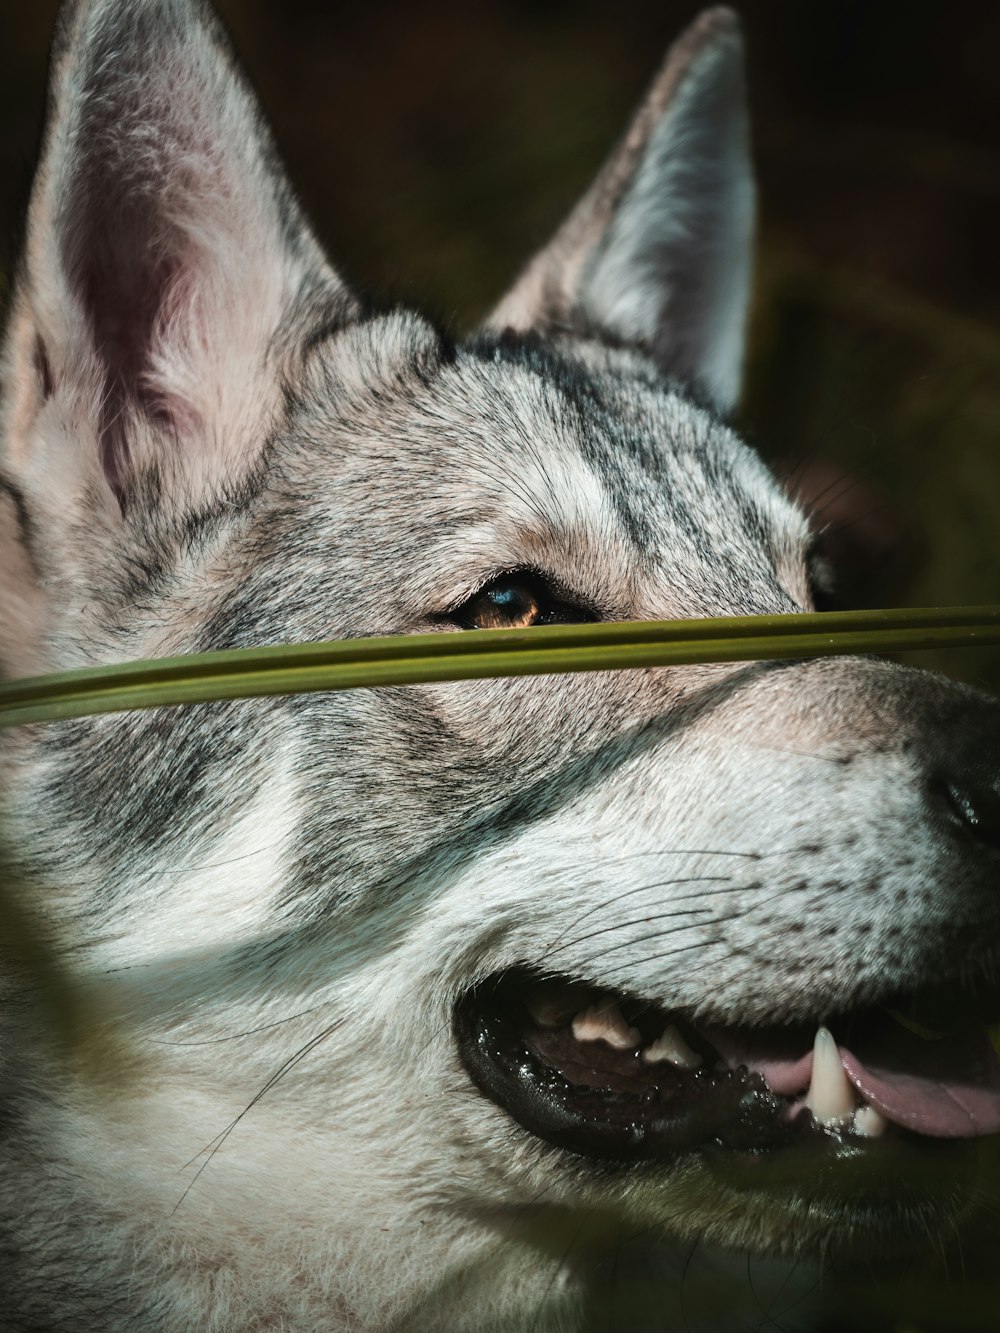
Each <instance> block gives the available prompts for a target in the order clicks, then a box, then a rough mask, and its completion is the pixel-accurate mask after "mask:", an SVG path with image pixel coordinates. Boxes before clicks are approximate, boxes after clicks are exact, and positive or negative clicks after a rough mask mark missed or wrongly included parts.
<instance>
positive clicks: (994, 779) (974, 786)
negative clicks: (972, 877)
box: [938, 764, 1000, 848]
mask: <svg viewBox="0 0 1000 1333" xmlns="http://www.w3.org/2000/svg"><path fill="white" fill-rule="evenodd" d="M979 768H980V771H976V772H969V770H968V768H966V770H965V771H964V772H963V773H962V774H961V776H960V777H958V776H956V777H952V778H949V779H943V780H941V781H940V785H939V787H938V790H939V791H940V792H941V795H942V797H943V798H944V799H945V800H946V801H947V803H948V806H949V813H950V815H951V817H952V819H953V820H956V821H957V822H958V823H959V824H960V825H962V826H963V827H964V828H965V829H966V831H967V832H969V833H971V834H972V836H973V837H974V838H977V839H978V840H979V841H980V842H984V843H988V844H989V845H990V846H991V847H998V848H1000V768H998V767H997V766H996V765H993V766H988V765H985V764H984V765H980V766H979Z"/></svg>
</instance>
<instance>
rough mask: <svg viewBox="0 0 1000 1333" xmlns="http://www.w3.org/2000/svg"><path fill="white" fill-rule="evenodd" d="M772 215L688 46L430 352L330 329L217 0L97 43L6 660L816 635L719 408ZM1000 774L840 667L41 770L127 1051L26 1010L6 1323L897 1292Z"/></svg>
mask: <svg viewBox="0 0 1000 1333" xmlns="http://www.w3.org/2000/svg"><path fill="white" fill-rule="evenodd" d="M752 213H753V206H752V184H751V176H750V171H749V166H748V157H747V129H746V122H745V114H744V97H743V83H742V65H741V54H740V40H739V34H738V30H737V26H736V23H735V20H734V18H733V16H732V15H731V14H730V13H729V12H728V11H726V10H712V11H710V12H708V13H706V14H705V15H703V17H702V18H701V19H700V20H699V21H698V22H696V23H695V25H694V26H693V27H692V28H691V29H690V30H689V31H688V33H687V34H686V35H685V36H684V37H683V38H682V39H681V40H680V42H678V43H677V45H676V46H675V47H674V48H673V50H672V51H671V53H670V55H669V57H668V59H667V61H666V63H665V65H664V67H663V69H662V71H661V73H660V74H659V76H658V77H657V79H656V81H655V83H654V84H653V87H652V89H651V91H650V93H649V96H648V98H647V100H646V101H645V103H644V104H643V106H642V107H641V109H640V111H639V113H638V115H637V117H636V119H635V121H634V123H633V125H632V127H631V128H630V130H629V131H628V133H627V135H626V137H625V139H624V140H623V141H622V144H621V146H620V147H619V148H618V150H617V151H616V152H615V153H614V154H613V156H612V157H611V159H610V161H609V162H608V164H607V166H606V167H605V169H604V171H603V172H602V174H601V175H600V176H599V178H598V179H597V181H596V183H595V184H594V186H593V187H592V189H591V190H590V192H589V193H588V194H587V195H586V196H585V197H584V198H583V200H582V201H581V202H580V204H579V205H578V206H577V208H576V210H575V211H574V212H573V213H572V214H571V216H570V218H569V220H568V221H567V222H566V224H565V225H564V227H563V228H562V229H561V230H560V231H559V232H558V234H557V235H556V237H555V238H554V240H553V241H552V242H551V244H550V245H549V246H548V247H547V248H546V249H545V250H544V251H543V252H542V253H541V254H540V255H539V256H537V257H536V258H535V260H534V261H533V262H532V263H531V265H530V266H529V267H528V269H527V270H526V271H525V273H524V274H523V276H522V277H521V278H520V280H519V281H518V282H517V283H516V285H515V286H514V288H513V290H512V291H511V292H510V293H509V294H508V295H507V296H506V297H505V299H504V300H503V301H502V302H501V304H500V305H499V307H498V308H497V310H496V311H495V312H494V314H493V315H492V316H491V317H490V318H489V320H488V321H487V322H486V323H485V324H484V326H483V327H482V328H481V329H480V330H479V331H478V332H477V333H476V334H475V335H474V336H473V337H472V338H471V339H469V340H467V341H464V342H461V343H459V344H457V345H456V344H455V343H454V342H452V341H451V340H450V339H449V338H448V337H447V336H445V335H444V334H443V333H442V332H441V331H440V330H439V329H437V328H436V327H434V326H433V325H432V324H431V323H429V322H428V321H426V320H425V319H424V318H422V317H421V316H420V315H418V314H415V313H412V312H408V311H403V310H397V309H391V310H388V311H373V310H370V309H367V308H365V307H364V306H363V305H362V304H361V303H359V302H358V301H357V300H356V299H355V298H354V297H353V296H352V295H351V293H350V292H349V291H348V289H347V288H346V287H345V286H344V284H343V283H342V282H341V280H340V278H339V277H338V276H337V274H336V273H335V272H334V270H333V269H332V268H331V267H330V266H329V264H328V263H327V262H326V260H325V258H324V257H323V255H322V253H321V251H320V248H319V246H318V245H317V242H316V241H315V239H314V237H313V235H312V234H311V232H310V230H309V228H308V226H307V224H306V222H305V220H304V219H303V217H302V215H301V213H300V210H299V207H298V205H297V203H296V200H295V198H294V196H293V194H292V193H291V191H290V189H289V187H288V185H287V184H286V182H285V180H284V177H283V175H282V172H281V170H280V167H279V166H278V164H277V161H276V158H275V154H274V151H273V148H272V145H271V142H270V139H269V136H268V133H267V130H266V128H265V127H264V126H263V124H262V123H261V121H260V118H259V115H258V112H257V110H256V107H255V104H254V101H253V99H252V97H251V94H250V93H249V91H248V89H247V87H246V85H245V83H244V81H243V79H242V76H241V75H240V73H239V71H238V70H237V68H236V67H235V66H234V63H233V59H232V56H231V54H230V52H229V49H228V46H227V44H226V42H225V40H224V38H223V36H222V35H221V33H220V31H219V29H218V27H217V25H216V22H215V20H214V18H213V17H212V15H211V14H210V13H209V12H208V11H207V10H206V9H205V8H203V6H202V5H201V4H200V3H198V2H197V0H72V2H70V3H67V4H66V6H65V8H64V11H63V14H62V17H61V20H60V26H59V33H58V36H57V39H56V46H55V51H54V57H53V73H52V91H51V103H50V109H49V117H48V128H47V133H46V138H45V145H44V150H43V154H42V160H41V165H40V167H39V170H38V175H37V178H36V183H35V187H34V193H33V196H32V201H31V206H30V214H29V227H28V234H27V245H26V249H25V254H24V259H23V263H22V266H21V270H20V273H19V276H18V280H17V283H16V287H15V290H14V294H13V299H12V304H11V310H10V315H9V323H8V329H7V336H6V344H5V353H4V357H5V359H4V368H3V399H2V413H3V456H2V473H0V506H2V509H3V515H4V524H3V530H2V537H0V541H2V542H3V549H2V553H0V614H2V616H3V630H2V635H3V639H2V647H3V655H4V659H5V663H6V670H7V672H8V674H23V673H26V672H36V671H51V670H60V669H67V668H71V667H77V666H86V665H94V666H97V665H101V664H107V663H113V662H119V661H122V660H127V659H132V658H143V657H154V656H159V655H164V654H171V653H182V652H189V651H202V650H207V649H213V648H223V647H234V646H243V645H251V644H268V643H282V642H288V641H296V640H320V639H329V638H337V637H353V636H360V635H369V634H385V633H395V634H398V633H411V632H420V631H425V632H430V631H434V632H440V633H460V632H462V631H463V630H465V629H468V628H472V627H483V628H487V627H493V626H511V625H523V626H529V625H536V624H550V623H558V622H571V621H591V620H594V621H596V620H605V619H607V620H627V619H643V618H650V617H674V616H690V615H714V614H729V613H734V614H738V613H771V612H795V611H798V610H802V609H808V608H810V607H811V606H812V604H813V602H812V598H813V594H814V589H815V586H816V584H817V581H818V580H821V579H822V577H824V575H823V572H822V569H821V568H820V567H819V566H818V564H817V562H816V559H815V556H814V546H813V539H812V536H811V534H810V530H809V526H808V523H807V521H806V519H805V518H804V516H803V514H802V513H801V512H800V511H799V510H798V508H797V507H796V506H795V504H793V503H792V502H791V501H790V500H789V499H788V498H787V497H786V496H785V495H784V494H783V493H782V491H781V490H780V488H779V487H778V486H777V485H776V483H775V482H774V481H773V480H772V478H771V477H770V475H769V474H768V472H767V470H766V469H765V468H764V466H763V465H762V464H761V462H760V461H759V460H758V459H757V458H756V457H755V455H754V454H753V453H752V452H751V451H750V450H749V449H748V448H747V447H746V446H744V445H743V444H742V443H741V442H740V441H739V440H738V439H737V438H736V437H735V436H734V435H733V433H732V432H731V431H730V430H729V429H728V428H727V427H726V425H725V424H724V423H723V419H722V418H723V417H724V415H725V413H726V411H727V410H728V409H729V408H730V407H731V406H732V404H733V402H734V400H735V397H736V394H737V391H738V385H739V377H740V362H741V342H742V328H743V321H744V308H745V303H746V293H747V274H748V250H749V244H750V235H751V229H752V226H751V224H752ZM998 739H1000V712H998V709H997V707H996V705H995V704H994V703H993V702H992V701H991V700H989V699H987V698H986V697H984V696H980V695H977V694H974V693H973V692H971V691H969V690H966V689H964V688H962V687H959V686H957V685H954V684H951V683H948V682H946V681H944V680H940V679H937V678H935V677H932V676H930V675H928V674H925V673H921V672H917V671H913V670H908V669H904V668H901V667H897V666H893V665H890V664H887V663H884V662H877V661H870V660H862V659H851V660H848V659H842V660H837V661H833V660H829V661H821V662H813V663H802V662H793V663H781V664H765V665H753V666H747V665H725V666H705V667H685V668H671V669H658V670H647V671H628V672H620V673H608V674H606V675H594V676H586V677H582V676H576V677H567V678H559V677H553V678H546V679H541V680H539V679H534V680H507V681H495V682H478V683H475V684H473V683H455V684H448V685H432V686H424V687H420V688H409V689H402V688H400V689H372V690H359V691H354V692H351V693H348V694H341V695H335V696H322V695H314V696H308V697H299V698H292V699H272V700H266V701H246V702H236V703H225V704H214V705H197V706H191V707H187V708H179V709H162V710H156V711H153V712H149V713H135V714H122V715H118V716H109V717H104V718H91V719H85V720H82V721H77V722H67V723H61V724H54V725H50V726H44V727H35V728H23V729H20V730H19V731H17V732H14V733H11V734H10V735H9V736H8V738H7V740H6V742H5V744H6V750H7V756H6V762H5V770H4V774H5V775H4V786H5V792H6V798H5V799H6V819H7V829H8V835H9V837H10V841H11V843H12V846H13V847H14V849H15V856H16V860H17V871H18V879H19V883H21V884H23V885H24V886H26V892H28V891H29V886H30V897H28V898H26V906H27V907H29V908H30V910H31V912H32V913H33V914H34V915H35V916H36V917H37V918H38V920H39V923H40V928H41V929H42V930H43V932H44V934H45V937H46V938H47V939H48V940H49V941H50V944H51V947H52V948H53V950H54V951H55V953H56V955H57V956H59V957H60V958H61V960H62V963H63V967H64V969H65V970H66V971H67V973H68V975H69V976H70V978H71V982H72V986H73V988H74V990H73V993H74V996H75V1003H77V1004H78V1005H79V1006H80V1007H81V1012H85V1013H86V1015H87V1020H86V1024H85V1029H86V1035H87V1038H88V1040H90V1041H92V1042H93V1043H95V1050H97V1049H99V1050H100V1051H101V1052H103V1054H102V1055H101V1058H97V1056H95V1055H94V1053H93V1051H91V1052H90V1053H89V1054H88V1051H87V1049H84V1052H83V1055H82V1056H80V1057H79V1058H77V1057H76V1056H74V1058H73V1059H66V1058H65V1057H62V1056H60V1055H59V1053H58V1052H53V1050H52V1049H51V1042H50V1041H49V1039H48V1037H47V1035H46V1033H45V1031H44V1024H43V1020H42V1018H41V1017H40V1014H39V1012H38V997H37V993H36V990H35V989H34V988H33V986H32V985H31V984H30V978H29V979H28V981H27V982H26V980H25V977H24V976H23V974H21V973H20V972H17V971H15V972H14V973H13V974H12V975H11V976H10V978H9V979H8V980H7V982H6V983H5V1014H6V1018H5V1020H4V1021H5V1030H4V1051H5V1061H6V1066H5V1075H4V1079H5V1081H4V1083H3V1085H2V1087H3V1095H4V1121H3V1123H4V1147H3V1152H4V1171H3V1174H2V1179H0V1225H2V1233H0V1234H2V1236H3V1241H2V1246H0V1252H2V1253H3V1255H4V1262H5V1267H6V1270H7V1271H6V1272H5V1275H4V1277H5V1292H6V1295H5V1304H6V1308H7V1310H8V1312H9V1316H10V1318H11V1319H12V1321H13V1322H11V1323H8V1325H7V1327H9V1328H13V1329H29V1328H30V1329H40V1328H46V1329H59V1330H70V1329H74V1330H76V1329H80V1330H82V1329H88V1330H90V1329H94V1328H98V1327H99V1328H102V1329H126V1328H127V1329H129V1330H182V1329H183V1330H187V1329H193V1328H198V1329H213V1330H223V1329H226V1330H237V1329H238V1330H249V1329H255V1328H261V1329H263V1328H282V1329H289V1330H293V1329H294V1330H320V1329H324V1330H328V1329H331V1328H335V1329H388V1328H400V1329H406V1330H418V1329H440V1328H448V1329H463V1330H470V1333H471V1330H477V1331H479V1330H488V1329H501V1328H503V1329H509V1330H517V1329H525V1328H528V1327H539V1328H542V1327H551V1328H561V1329H564V1330H571V1329H578V1328H582V1327H584V1322H585V1318H586V1316H585V1312H584V1302H585V1298H586V1293H587V1287H588V1280H589V1270H590V1268H591V1266H592V1264H593V1263H595V1262H597V1260H598V1259H599V1257H600V1255H601V1254H602V1253H604V1252H605V1251H606V1250H607V1249H609V1248H613V1247H614V1246H615V1245H620V1244H621V1243H622V1237H623V1236H625V1235H626V1234H629V1235H631V1234H637V1233H641V1234H642V1235H643V1236H644V1237H645V1238H646V1240H647V1242H649V1238H650V1237H652V1241H651V1242H650V1243H651V1244H654V1245H656V1246H663V1247H667V1246H669V1245H670V1244H674V1243H678V1242H684V1243H689V1242H691V1241H694V1240H698V1239H700V1238H705V1239H708V1240H711V1241H715V1242H718V1243H719V1244H721V1245H723V1246H727V1247H731V1248H734V1249H738V1250H740V1251H745V1250H747V1249H749V1250H751V1251H753V1252H759V1253H770V1254H786V1255H802V1256H810V1255H812V1256H818V1255H821V1254H828V1253H829V1254H850V1253H859V1254H861V1255H863V1256H865V1257H866V1258H867V1257H870V1256H877V1255H878V1254H880V1253H883V1252H885V1253H890V1252H892V1251H893V1250H894V1249H896V1248H899V1247H902V1248H906V1247H908V1246H911V1245H913V1244H914V1243H915V1241H916V1240H917V1239H919V1238H922V1237H924V1236H926V1235H927V1233H928V1232H929V1231H930V1232H931V1233H934V1232H935V1231H940V1230H942V1229H947V1228H951V1227H953V1226H955V1225H957V1224H959V1223H961V1222H963V1221H964V1220H965V1219H966V1218H967V1217H968V1216H969V1215H970V1214H971V1213H972V1211H973V1207H974V1205H975V1203H976V1202H977V1199H978V1198H979V1196H980V1195H981V1193H982V1187H981V1173H980V1162H981V1158H982V1155H983V1152H984V1148H985V1147H986V1146H988V1144H989V1142H990V1136H993V1135H995V1134H996V1132H997V1131H998V1130H1000V1067H998V1062H997V1060H996V1058H995V1056H994V1054H993V1052H992V1050H991V1048H990V1045H989V1042H988V1040H987V1037H986V1030H985V1023H986V1022H987V1021H988V1020H989V1019H991V1018H992V1017H993V1016H994V1006H993V1002H992V999H991V996H990V993H989V991H988V989H987V988H986V985H985V983H986V982H987V981H988V979H989V977H990V975H991V972H992V971H993V970H994V969H995V967H996V963H997V960H998V949H1000V898H998V896H997V893H996V878H997V868H998V857H1000V793H998V783H997V765H996V755H997V752H998V750H997V741H998ZM928 1028H931V1029H933V1032H932V1033H931V1034H930V1035H933V1036H938V1037H940V1036H941V1033H944V1034H946V1039H939V1040H929V1039H928V1036H929V1034H928ZM109 1033H110V1034H112V1035H113V1037H114V1044H110V1045H109V1044H108V1043H107V1041H106V1040H105V1039H106V1038H107V1036H108V1034H109ZM101 1041H105V1044H104V1045H103V1046H100V1047H98V1046H97V1045H96V1044H97V1043H99V1042H101ZM109 1052H111V1053H112V1054H110V1055H109Z"/></svg>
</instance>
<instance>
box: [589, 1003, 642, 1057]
mask: <svg viewBox="0 0 1000 1333" xmlns="http://www.w3.org/2000/svg"><path fill="white" fill-rule="evenodd" d="M573 1036H574V1037H575V1038H576V1040H577V1041H604V1042H607V1044H608V1045H609V1046H613V1047H614V1048H615V1050H616V1051H627V1050H629V1049H631V1048H634V1047H636V1046H638V1045H639V1044H640V1042H641V1041H642V1034H641V1033H640V1032H639V1030H638V1028H631V1027H629V1025H628V1024H627V1023H626V1022H625V1019H624V1018H623V1017H622V1013H621V1010H620V1009H619V1008H618V1001H617V1000H616V999H615V997H614V996H613V995H602V996H600V997H599V998H598V999H597V1000H596V1001H595V1002H594V1004H592V1005H591V1006H590V1007H589V1008H588V1009H584V1010H582V1011H581V1012H580V1013H578V1014H577V1015H576V1017H575V1018H574V1019H573Z"/></svg>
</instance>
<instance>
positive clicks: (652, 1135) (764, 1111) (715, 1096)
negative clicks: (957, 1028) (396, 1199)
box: [455, 968, 968, 1165]
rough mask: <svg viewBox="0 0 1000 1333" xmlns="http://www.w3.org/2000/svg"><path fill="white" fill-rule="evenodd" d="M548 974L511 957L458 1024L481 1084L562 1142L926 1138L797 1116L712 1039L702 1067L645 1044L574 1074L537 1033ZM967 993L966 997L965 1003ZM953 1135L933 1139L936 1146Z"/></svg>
mask: <svg viewBox="0 0 1000 1333" xmlns="http://www.w3.org/2000/svg"><path fill="white" fill-rule="evenodd" d="M538 981H539V978H538V976H537V974H535V973H533V972H532V971H531V970H530V969H521V968H512V969H510V970H509V971H506V972H503V973H500V974H498V975H496V976H494V977H492V978H490V979H489V980H488V981H487V982H484V983H483V984H482V985H480V986H477V987H475V988H473V989H472V990H470V991H468V992H467V993H466V994H465V995H464V996H463V997H462V999H461V1000H460V1001H459V1003H458V1005H457V1007H456V1010H455V1035H456V1040H457V1045H458V1051H459V1055H460V1058H461V1059H462V1062H463V1064H464V1065H465V1068H466V1070H467V1072H468V1074H469V1076H470V1078H471V1079H472V1082H473V1083H474V1084H475V1085H476V1087H478V1088H479V1090H480V1091H481V1092H482V1093H484V1094H485V1096H486V1097H488V1098H489V1099H490V1100H491V1101H493V1102H495V1103H496V1104H497V1105H498V1106H500V1107H501V1108H502V1109H503V1110H504V1111H506V1112H507V1114H509V1115H510V1116H511V1117H512V1118H513V1119H514V1120H515V1121H516V1122H517V1123H518V1124H520V1125H521V1126H522V1127H523V1128H524V1129H526V1130H528V1131H529V1133H531V1134H533V1135H534V1136H535V1137H536V1138H539V1139H541V1140H543V1141H545V1142H546V1143H550V1144H553V1145H554V1146H555V1147H558V1148H563V1149H566V1150H568V1151H570V1152H573V1153H577V1154H580V1155H582V1156H585V1157H590V1158H593V1159H597V1160H602V1161H605V1162H609V1163H614V1162H617V1163H625V1164H627V1163H631V1162H644V1161H645V1162H649V1161H668V1160H670V1159H673V1158H676V1157H678V1156H681V1155H683V1154H687V1153H693V1152H700V1153H703V1154H705V1155H707V1156H709V1157H718V1156H719V1155H720V1153H721V1155H722V1157H726V1158H736V1157H742V1158H743V1159H744V1160H745V1161H746V1162H747V1164H748V1165H752V1164H753V1162H754V1161H759V1160H760V1159H762V1158H764V1157H768V1158H773V1157H774V1152H773V1151H772V1150H774V1149H796V1148H798V1149H803V1148H806V1149H809V1150H811V1151H815V1150H817V1149H820V1150H822V1154H823V1157H824V1158H825V1159H826V1160H833V1159H836V1160H838V1161H840V1162H843V1161H844V1160H847V1159H850V1160H856V1159H864V1160H868V1161H870V1160H872V1159H873V1158H876V1157H879V1156H885V1157H887V1158H888V1157H889V1156H894V1155H895V1154H896V1152H897V1149H898V1148H899V1147H900V1142H899V1141H900V1140H901V1139H902V1140H905V1141H909V1140H914V1141H916V1140H919V1139H920V1136H918V1135H913V1134H911V1133H909V1132H908V1131H904V1130H900V1129H898V1128H897V1127H894V1128H893V1133H892V1135H891V1136H889V1137H888V1138H879V1139H865V1138H863V1137H860V1136H857V1135H853V1134H849V1133H845V1132H841V1131H837V1130H835V1129H830V1128H827V1127H824V1126H822V1125H819V1124H817V1123H816V1122H815V1121H814V1120H813V1118H812V1116H811V1115H810V1114H809V1112H808V1111H805V1110H800V1111H799V1112H798V1114H796V1115H795V1116H794V1117H793V1116H792V1115H791V1114H790V1100H789V1099H788V1098H786V1097H782V1096H780V1095H778V1094H777V1093H775V1092H773V1091H772V1090H771V1088H770V1087H769V1086H768V1084H767V1082H766V1081H765V1079H764V1077H763V1076H762V1075H761V1074H759V1073H755V1072H752V1071H749V1070H747V1069H746V1068H745V1067H740V1068H736V1069H731V1068H720V1067H718V1064H717V1059H715V1058H712V1054H711V1052H710V1048H708V1049H707V1050H706V1056H707V1058H706V1059H705V1061H704V1063H703V1065H702V1067H700V1068H698V1069H694V1070H686V1069H680V1068H678V1067H676V1066H674V1065H669V1066H658V1067H650V1066H647V1065H643V1064H642V1063H641V1061H640V1059H639V1057H638V1054H637V1053H636V1054H635V1055H634V1056H632V1057H628V1056H622V1057H621V1058H622V1060H627V1059H629V1058H632V1059H633V1060H634V1063H633V1065H632V1066H631V1069H630V1070H629V1071H627V1072H626V1075H625V1076H624V1077H621V1076H619V1077H617V1078H612V1079H605V1078H603V1077H602V1075H601V1074H600V1073H598V1072H596V1071H595V1076H594V1084H595V1086H587V1084H586V1083H585V1082H584V1081H583V1079H584V1078H585V1077H586V1074H585V1073H584V1074H583V1075H582V1076H578V1075H577V1072H576V1071H575V1070H574V1071H571V1072H572V1073H573V1079H572V1081H571V1080H570V1078H568V1077H566V1076H565V1075H564V1074H563V1073H561V1072H560V1070H559V1069H558V1068H555V1067H554V1066H553V1064H552V1063H551V1061H550V1060H548V1059H546V1056H545V1052H544V1050H542V1051H540V1050H539V1049H536V1046H537V1044H538V1043H536V1042H533V1040H532V1037H531V1022H530V1020H529V1019H528V1017H527V1011H526V1009H525V1005H524V999H525V996H526V994H527V992H528V991H529V990H530V988H531V987H532V986H534V985H537V984H538ZM577 984H579V983H577ZM950 993H951V992H941V993H940V994H936V995H934V996H932V999H933V1000H934V1004H935V1009H936V1010H937V1011H938V1013H940V1012H941V1011H942V1009H944V1008H946V1006H944V1005H943V1001H942V996H943V995H944V996H945V997H947V994H950ZM626 1003H627V1001H626ZM966 1003H967V1001H966V1000H965V999H963V1009H964V1008H965V1006H966ZM636 1012H637V1013H645V1014H646V1016H647V1019H648V1021H649V1024H650V1027H649V1029H648V1030H649V1031H651V1030H652V1029H654V1028H656V1027H657V1024H659V1030H662V1020H663V1018H664V1017H665V1015H664V1014H663V1013H662V1012H657V1011H656V1010H655V1009H650V1007H649V1006H641V1007H639V1008H637V1009H636ZM917 1012H918V1013H919V1012H920V1009H919V1006H918V1008H917ZM961 1017H962V1018H967V1017H968V1015H967V1014H965V1013H963V1014H962V1015H961ZM630 1021H632V1019H631V1018H630ZM635 1021H637V1022H641V1021H642V1020H640V1019H636V1020H635ZM564 1067H565V1066H564ZM620 1073H621V1071H620V1070H619V1075H620ZM953 1147H954V1145H950V1144H949V1145H945V1144H940V1145H934V1147H933V1148H932V1151H933V1152H935V1154H937V1152H946V1153H947V1152H948V1151H950V1150H951V1149H952V1148H953Z"/></svg>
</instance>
